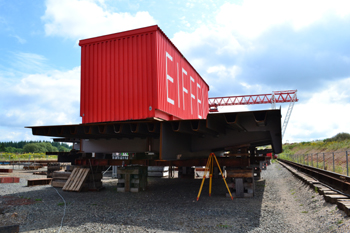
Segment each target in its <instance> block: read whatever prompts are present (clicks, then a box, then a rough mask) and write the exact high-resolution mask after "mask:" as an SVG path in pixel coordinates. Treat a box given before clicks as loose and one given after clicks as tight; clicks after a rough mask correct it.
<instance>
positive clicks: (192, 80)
mask: <svg viewBox="0 0 350 233" xmlns="http://www.w3.org/2000/svg"><path fill="white" fill-rule="evenodd" d="M192 82H193V83H194V79H193V78H192V77H191V76H190V93H191V115H192V114H193V106H192V99H194V100H195V99H196V97H195V96H194V95H193V94H192Z"/></svg>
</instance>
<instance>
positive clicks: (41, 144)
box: [0, 141, 72, 153]
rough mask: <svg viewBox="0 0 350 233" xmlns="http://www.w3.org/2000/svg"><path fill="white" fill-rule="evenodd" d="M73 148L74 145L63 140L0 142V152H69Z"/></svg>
mask: <svg viewBox="0 0 350 233" xmlns="http://www.w3.org/2000/svg"><path fill="white" fill-rule="evenodd" d="M71 149H72V146H70V145H68V144H66V143H61V142H50V141H19V142H12V141H11V142H0V152H8V153H45V152H68V151H70V150H71Z"/></svg>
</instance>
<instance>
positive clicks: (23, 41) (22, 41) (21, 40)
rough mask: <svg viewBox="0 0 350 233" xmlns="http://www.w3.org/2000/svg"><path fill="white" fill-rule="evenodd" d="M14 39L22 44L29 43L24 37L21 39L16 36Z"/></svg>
mask: <svg viewBox="0 0 350 233" xmlns="http://www.w3.org/2000/svg"><path fill="white" fill-rule="evenodd" d="M13 37H14V38H16V39H17V40H18V42H19V43H20V44H25V43H27V41H26V40H25V39H23V38H22V37H20V36H18V35H14V36H13Z"/></svg>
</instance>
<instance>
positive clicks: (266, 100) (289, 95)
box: [209, 90, 298, 112]
mask: <svg viewBox="0 0 350 233" xmlns="http://www.w3.org/2000/svg"><path fill="white" fill-rule="evenodd" d="M296 92H297V90H288V91H274V92H273V93H272V94H257V95H241V96H226V97H213V98H209V111H210V112H218V107H219V106H231V105H251V104H272V106H273V107H272V108H275V107H274V106H276V103H287V102H289V103H291V102H296V101H298V99H297V98H296ZM294 97H295V99H294Z"/></svg>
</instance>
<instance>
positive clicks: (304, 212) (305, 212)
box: [301, 211, 309, 214]
mask: <svg viewBox="0 0 350 233" xmlns="http://www.w3.org/2000/svg"><path fill="white" fill-rule="evenodd" d="M301 213H303V214H307V213H309V211H301Z"/></svg>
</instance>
